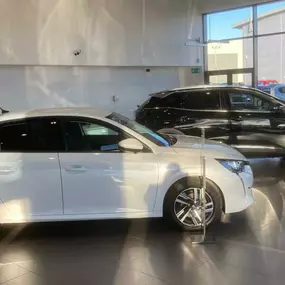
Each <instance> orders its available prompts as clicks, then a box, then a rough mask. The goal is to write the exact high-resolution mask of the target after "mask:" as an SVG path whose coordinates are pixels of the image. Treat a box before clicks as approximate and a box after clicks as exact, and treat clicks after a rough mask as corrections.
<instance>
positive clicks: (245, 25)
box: [206, 7, 253, 40]
mask: <svg viewBox="0 0 285 285" xmlns="http://www.w3.org/2000/svg"><path fill="white" fill-rule="evenodd" d="M206 17H207V40H223V39H231V38H240V37H243V36H250V35H252V28H253V25H252V7H246V8H239V9H234V10H229V11H222V12H217V13H212V14H208V15H207V16H206ZM221 23H222V28H221Z"/></svg>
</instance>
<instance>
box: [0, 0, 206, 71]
mask: <svg viewBox="0 0 285 285" xmlns="http://www.w3.org/2000/svg"><path fill="white" fill-rule="evenodd" d="M0 7H1V9H0V64H27V65H99V66H141V65H143V66H191V65H194V66H195V65H200V64H201V63H202V58H201V55H200V56H199V60H200V61H199V63H200V64H197V51H196V50H197V48H196V47H186V46H185V45H184V44H185V42H186V41H187V37H188V35H189V31H191V35H190V36H192V37H193V38H198V37H201V36H202V17H201V15H199V13H198V12H196V10H195V7H194V6H193V0H175V1H173V0H155V1H152V0H20V1H19V0H1V2H0ZM189 7H190V8H189ZM189 9H190V11H189ZM74 50H81V54H80V55H78V56H74V54H73V52H74Z"/></svg>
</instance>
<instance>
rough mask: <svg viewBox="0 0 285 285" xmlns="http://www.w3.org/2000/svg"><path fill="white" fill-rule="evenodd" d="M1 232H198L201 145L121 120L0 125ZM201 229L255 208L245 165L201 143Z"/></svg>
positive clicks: (68, 115)
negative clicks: (105, 223)
mask: <svg viewBox="0 0 285 285" xmlns="http://www.w3.org/2000/svg"><path fill="white" fill-rule="evenodd" d="M0 143H1V144H0V147H1V149H0V222H1V223H21V222H36V221H63V220H90V219H109V218H111V219H113V218H147V217H162V216H164V217H166V218H168V219H169V220H170V221H171V222H173V223H174V224H176V225H177V226H179V227H180V228H182V229H186V230H187V229H188V230H192V229H196V228H197V227H200V225H201V206H200V203H197V201H198V200H199V199H198V197H199V195H200V189H201V159H200V139H199V138H195V137H186V136H172V135H171V136H166V135H163V137H162V135H159V134H157V133H154V132H153V131H151V130H149V129H147V128H145V127H143V126H141V125H139V124H138V123H136V122H134V121H131V120H129V119H127V118H125V117H123V116H121V115H119V114H116V113H110V112H106V111H102V110H95V109H92V108H58V109H46V110H34V111H27V112H22V113H8V114H5V115H3V116H1V117H0ZM204 153H205V156H206V175H207V191H206V222H207V225H209V224H211V223H213V222H214V221H215V220H216V219H218V218H219V217H220V216H221V214H222V211H224V212H225V213H233V212H238V211H242V210H244V209H246V208H247V207H248V206H250V205H251V204H252V203H253V198H252V191H251V186H252V183H253V175H252V171H251V168H250V166H249V165H248V162H247V161H246V159H245V157H244V156H243V155H241V154H240V153H239V152H238V151H236V150H234V149H232V148H230V147H229V146H226V145H223V144H220V143H217V142H214V141H209V140H206V142H205V150H204Z"/></svg>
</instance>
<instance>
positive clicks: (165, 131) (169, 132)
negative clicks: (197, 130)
mask: <svg viewBox="0 0 285 285" xmlns="http://www.w3.org/2000/svg"><path fill="white" fill-rule="evenodd" d="M158 133H160V134H162V135H163V134H165V135H184V133H183V132H181V131H179V130H176V129H161V130H159V131H158Z"/></svg>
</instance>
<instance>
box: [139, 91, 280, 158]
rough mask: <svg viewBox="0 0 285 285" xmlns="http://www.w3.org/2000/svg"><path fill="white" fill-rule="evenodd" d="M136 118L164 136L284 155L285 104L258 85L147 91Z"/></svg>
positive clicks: (263, 154)
mask: <svg viewBox="0 0 285 285" xmlns="http://www.w3.org/2000/svg"><path fill="white" fill-rule="evenodd" d="M136 121H137V122H139V123H141V124H143V125H146V126H147V127H149V128H151V129H152V130H154V131H159V132H160V133H164V134H182V133H183V134H187V135H191V136H200V135H201V128H204V129H205V134H206V138H208V139H212V140H216V141H220V142H223V143H226V144H228V145H231V146H232V147H234V148H237V149H238V150H239V151H240V152H242V153H243V154H244V155H245V156H247V157H274V156H282V157H285V103H284V102H282V101H281V100H278V99H277V98H275V97H273V96H270V95H269V94H266V93H264V92H262V91H260V90H258V89H254V88H247V87H238V86H196V87H189V88H179V89H172V90H166V91H162V92H158V93H155V94H152V95H150V98H149V100H147V101H146V102H144V103H143V104H142V105H141V106H140V107H139V108H138V110H137V111H136Z"/></svg>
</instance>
